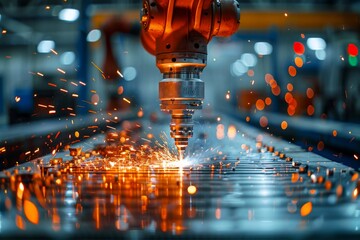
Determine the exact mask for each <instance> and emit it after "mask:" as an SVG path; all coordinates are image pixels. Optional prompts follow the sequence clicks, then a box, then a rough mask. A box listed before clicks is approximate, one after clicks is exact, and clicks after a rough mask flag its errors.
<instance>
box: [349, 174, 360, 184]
mask: <svg viewBox="0 0 360 240" xmlns="http://www.w3.org/2000/svg"><path fill="white" fill-rule="evenodd" d="M358 178H359V174H358V173H357V172H355V173H354V175H352V177H351V181H352V182H354V181H356V180H357V179H358Z"/></svg>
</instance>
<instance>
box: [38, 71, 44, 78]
mask: <svg viewBox="0 0 360 240" xmlns="http://www.w3.org/2000/svg"><path fill="white" fill-rule="evenodd" d="M36 74H37V75H39V76H40V77H43V76H44V74H43V73H41V72H37V73H36Z"/></svg>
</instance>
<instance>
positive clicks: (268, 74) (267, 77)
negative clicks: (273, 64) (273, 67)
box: [265, 73, 274, 84]
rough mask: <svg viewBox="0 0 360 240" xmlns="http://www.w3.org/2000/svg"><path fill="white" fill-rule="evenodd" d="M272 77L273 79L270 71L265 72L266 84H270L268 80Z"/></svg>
mask: <svg viewBox="0 0 360 240" xmlns="http://www.w3.org/2000/svg"><path fill="white" fill-rule="evenodd" d="M273 79H274V77H273V75H271V74H270V73H267V74H265V82H266V83H267V84H270V80H273Z"/></svg>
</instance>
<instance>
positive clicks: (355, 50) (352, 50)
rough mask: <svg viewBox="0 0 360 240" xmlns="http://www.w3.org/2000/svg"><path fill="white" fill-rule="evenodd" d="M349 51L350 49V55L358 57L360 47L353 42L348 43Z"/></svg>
mask: <svg viewBox="0 0 360 240" xmlns="http://www.w3.org/2000/svg"><path fill="white" fill-rule="evenodd" d="M347 51H348V53H349V55H350V56H354V57H356V56H357V55H358V54H359V49H358V47H357V46H356V45H355V44H353V43H349V44H348V47H347Z"/></svg>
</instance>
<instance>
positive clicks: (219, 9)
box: [141, 0, 240, 155]
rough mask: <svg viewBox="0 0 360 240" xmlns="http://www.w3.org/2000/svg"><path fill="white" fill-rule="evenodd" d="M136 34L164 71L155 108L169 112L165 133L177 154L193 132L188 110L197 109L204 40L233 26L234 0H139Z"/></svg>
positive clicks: (201, 86)
mask: <svg viewBox="0 0 360 240" xmlns="http://www.w3.org/2000/svg"><path fill="white" fill-rule="evenodd" d="M141 23H142V31H141V39H142V43H143V45H144V47H145V49H146V50H148V51H149V52H150V53H152V54H154V55H155V56H156V65H157V67H158V68H159V69H160V72H161V73H162V74H163V79H162V80H161V81H160V83H159V99H160V108H161V110H162V111H166V112H168V113H170V114H171V122H170V135H171V137H172V138H174V140H175V145H176V147H177V149H178V150H179V153H180V155H182V154H183V153H184V151H185V149H186V147H187V145H188V140H189V138H191V137H192V135H193V125H194V124H193V121H192V115H193V114H194V112H195V110H196V109H201V107H202V102H203V99H204V82H203V81H202V80H201V79H200V73H201V72H202V70H203V69H204V68H205V66H206V60H207V44H208V43H209V41H210V40H211V38H212V37H213V36H222V37H226V36H230V35H231V34H233V33H234V32H236V30H237V29H238V26H239V23H240V7H239V3H238V1H237V0H223V1H214V0H189V1H182V0H144V1H143V8H142V10H141Z"/></svg>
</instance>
